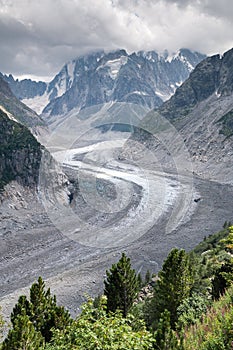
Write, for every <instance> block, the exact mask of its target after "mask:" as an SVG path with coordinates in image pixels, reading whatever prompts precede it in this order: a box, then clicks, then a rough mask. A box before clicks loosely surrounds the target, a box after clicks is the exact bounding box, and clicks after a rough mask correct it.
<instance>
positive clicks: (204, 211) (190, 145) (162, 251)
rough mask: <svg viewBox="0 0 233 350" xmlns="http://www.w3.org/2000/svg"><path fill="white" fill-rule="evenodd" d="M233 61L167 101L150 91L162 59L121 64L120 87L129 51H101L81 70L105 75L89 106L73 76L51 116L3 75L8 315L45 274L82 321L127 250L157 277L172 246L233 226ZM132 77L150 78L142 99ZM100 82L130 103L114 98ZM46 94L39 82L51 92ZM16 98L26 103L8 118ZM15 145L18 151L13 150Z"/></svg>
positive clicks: (0, 210)
mask: <svg viewBox="0 0 233 350" xmlns="http://www.w3.org/2000/svg"><path fill="white" fill-rule="evenodd" d="M232 54H233V51H232V50H230V51H229V52H227V53H226V54H225V55H224V56H223V57H220V56H219V55H217V56H213V57H210V58H207V59H205V60H204V61H203V62H201V63H199V64H198V65H197V67H196V68H195V69H194V71H193V73H191V74H190V77H189V78H188V79H187V80H186V81H185V82H184V83H183V85H181V86H180V87H178V88H177V90H176V92H175V94H174V95H173V96H172V97H171V98H170V100H168V101H167V102H164V103H163V104H162V101H161V100H160V101H159V104H158V105H156V104H155V102H156V101H157V98H158V96H157V95H156V94H155V92H154V95H153V96H151V98H150V99H149V100H147V99H146V100H145V95H143V91H144V90H143V89H144V85H143V86H141V85H140V83H141V79H142V78H143V76H144V75H146V76H147V77H148V76H149V75H147V73H148V70H147V68H148V67H151V66H152V62H153V61H152V59H151V58H153V57H152V56H149V55H145V54H143V53H141V54H140V55H138V56H137V55H134V56H133V58H132V57H130V58H127V62H129V64H128V65H127V64H122V66H121V67H120V68H119V67H118V68H119V72H118V73H119V76H118V77H119V81H118V80H117V78H116V75H113V74H112V70H111V69H112V66H111V67H110V68H109V61H112V60H113V58H114V57H115V56H116V57H117V58H116V57H115V58H114V59H119V57H121V56H122V55H123V53H122V51H120V52H117V53H115V54H114V55H110V56H107V57H104V56H103V57H102V56H101V55H100V54H98V55H99V56H101V57H102V58H101V57H99V56H98V57H97V58H98V59H101V60H102V61H101V62H99V61H97V59H96V56H95V55H94V56H88V57H86V58H83V57H82V58H80V59H79V60H78V61H77V62H76V65H77V67H76V68H77V71H79V73H80V74H81V75H82V77H85V78H87V75H86V74H87V73H85V72H86V71H87V70H88V69H87V68H86V70H85V65H84V63H85V64H89V68H90V71H91V73H88V74H90V75H91V77H92V78H93V77H95V79H94V78H93V80H92V79H91V78H90V77H89V78H90V80H88V79H87V80H85V84H84V85H85V96H84V97H85V98H84V97H83V96H82V95H81V93H80V91H81V90H78V93H79V95H78V96H79V97H80V100H77V99H76V98H75V93H74V91H76V90H75V89H77V85H74V86H73V87H71V85H69V84H71V83H72V82H71V80H72V79H71V80H69V79H68V78H67V80H66V82H69V84H68V88H67V91H65V92H64V94H63V95H61V96H57V95H56V94H55V92H54V96H55V95H56V96H55V97H54V99H53V100H52V101H50V103H49V105H48V106H47V107H46V111H45V112H46V113H44V114H43V115H42V116H41V117H38V116H37V115H36V114H35V113H33V112H32V111H30V110H28V107H26V106H25V105H23V103H22V102H19V101H18V100H17V98H16V97H14V98H13V97H12V93H11V91H10V89H9V87H7V85H6V82H3V81H1V78H0V82H2V84H1V85H0V88H1V86H2V94H0V98H1V101H0V102H1V104H2V106H3V109H2V113H3V114H4V111H8V112H9V113H8V114H5V115H1V119H0V122H1V127H2V133H3V135H2V139H1V141H2V144H3V146H4V147H2V152H3V153H2V160H3V161H2V162H1V166H2V173H3V174H7V176H5V177H4V178H3V180H4V181H3V184H4V186H3V187H4V189H3V190H2V191H1V193H0V201H1V207H0V222H1V226H0V236H1V246H0V257H1V260H0V284H1V289H0V305H2V307H3V313H4V315H10V312H11V309H12V307H13V306H14V304H15V302H16V301H17V298H18V296H19V295H22V294H25V293H27V292H28V290H29V286H30V285H31V284H32V282H33V281H35V280H36V279H37V278H38V276H42V277H43V279H45V280H46V282H47V284H48V286H49V287H51V290H52V293H55V294H56V295H57V299H58V302H59V303H61V304H63V305H65V306H66V307H67V308H68V309H69V310H70V311H71V313H72V315H73V316H74V315H76V314H77V313H78V312H79V311H80V305H81V303H82V302H83V301H84V300H85V295H86V294H89V295H91V296H96V295H98V293H101V292H102V290H103V280H104V278H105V273H106V269H109V268H110V266H111V265H112V264H113V263H115V262H116V261H117V260H118V259H119V256H120V255H121V253H122V252H123V251H124V252H125V253H126V254H127V255H128V256H129V257H130V259H131V261H132V265H133V267H134V268H135V270H136V271H137V272H141V273H142V275H145V273H146V271H147V269H149V270H151V271H152V272H155V273H157V272H158V271H159V269H160V268H161V266H162V263H163V261H164V259H165V258H166V256H167V255H168V253H169V251H170V250H171V249H172V248H173V247H178V248H185V249H186V250H190V249H192V248H193V247H194V246H195V245H196V244H197V243H199V242H200V241H201V240H202V239H203V238H204V237H205V236H208V235H210V234H212V233H214V232H217V231H219V230H220V229H221V228H222V226H223V224H224V222H225V221H228V222H230V221H232V195H233V183H232V169H233V167H232V162H233V156H232V138H231V133H232V125H231V120H230V119H229V118H230V117H231V116H232V114H231V113H232V108H233V106H232V73H231V72H232V69H231V67H232V63H231V62H232V57H233V55H232ZM124 55H126V54H125V53H124ZM124 55H123V56H124ZM113 56H114V57H113ZM127 57H128V56H127ZM110 58H111V59H110ZM155 58H156V60H157V61H156V62H157V63H158V61H159V59H158V55H157V56H156V55H154V59H155ZM133 59H134V60H133ZM180 60H181V57H180V56H178V61H180ZM139 61H140V62H144V63H145V67H146V70H145V72H147V73H145V72H140V75H139V72H138V69H139V67H138V66H137V70H136V72H135V70H134V68H135V67H136V66H135V64H136V63H138V62H139ZM120 62H123V63H125V62H126V60H123V61H122V59H121V61H120ZM148 62H149V63H148ZM174 63H175V66H177V64H178V62H177V59H174ZM138 64H139V63H138ZM93 65H94V68H93ZM99 66H100V67H101V68H98V67H99ZM65 67H66V68H64V69H63V71H62V72H61V74H59V75H58V76H57V77H56V79H55V81H54V84H55V83H56V84H57V85H56V84H55V85H56V89H57V90H58V87H59V82H60V83H61V82H62V81H63V83H64V79H60V78H61V76H63V77H64V74H65V76H66V73H67V72H68V71H67V69H68V68H67V66H65ZM73 67H74V66H73ZM114 67H115V66H114ZM132 67H133V72H131V68H132ZM163 67H167V62H166V59H163ZM97 68H98V69H97ZM126 68H127V71H126ZM129 68H130V69H129ZM186 68H187V67H186ZM128 69H129V70H128ZM140 69H141V68H140ZM69 71H70V70H69ZM139 71H140V70H139ZM203 71H205V72H207V73H206V74H207V76H206V75H204V74H203ZM109 72H110V73H111V75H112V76H111V75H109V74H110V73H109ZM126 73H127V74H129V77H135V74H136V76H137V77H139V78H140V79H139V80H137V82H135V80H134V78H133V79H132V80H133V82H134V83H135V84H136V85H140V86H141V87H142V89H141V90H140V91H139V90H138V88H137V89H136V88H135V85H134V84H133V83H132V84H130V83H128V84H125V80H124V79H123V78H124V77H125V75H124V74H126ZM186 73H188V72H187V71H186ZM121 74H122V75H121ZM100 75H101V77H104V79H106V81H105V82H107V83H106V84H107V86H108V87H109V86H110V87H111V88H112V87H113V86H114V89H115V88H116V90H114V91H115V92H114V93H116V91H117V94H120V93H122V96H121V97H122V98H118V97H119V95H117V98H115V97H114V96H112V97H111V98H103V96H104V97H106V94H105V95H104V93H103V90H101V89H100V85H99V82H100V80H98V79H99V77H100ZM8 78H9V77H8ZM9 79H11V78H9ZM59 79H60V80H59ZM75 79H77V81H76V83H77V82H79V80H78V76H76V78H75ZM115 79H116V80H115ZM72 81H73V80H72ZM116 81H117V84H118V83H119V85H117V84H116ZM148 81H149V80H148ZM148 81H147V84H148ZM175 81H176V82H177V77H176V80H175ZM11 83H12V84H15V82H14V81H12V79H11ZM27 83H29V85H30V84H31V83H30V82H26V85H27ZM168 83H169V82H167V83H166V84H168ZM92 85H93V86H92ZM168 85H169V84H168ZM168 85H166V86H168ZM18 86H20V84H18ZM33 86H34V88H35V90H37V88H36V87H37V84H34V85H33ZM46 86H47V85H43V84H42V85H39V87H40V92H39V94H40V96H42V95H43V93H44V89H46ZM51 86H52V85H51ZM62 86H63V85H62ZM90 86H91V87H90ZM16 87H17V86H16ZM16 87H15V88H16ZM63 87H64V86H63ZM123 87H124V89H125V90H123ZM53 88H54V86H53ZM147 88H148V89H149V87H148V86H147ZM150 88H151V89H152V87H150ZM51 89H52V87H51ZM127 89H128V90H127ZM99 90H101V91H99ZM25 91H27V89H26V90H24V92H25ZM53 91H55V88H54V90H53ZM138 91H139V92H140V94H139V93H138ZM153 91H154V90H153ZM58 92H59V91H57V93H58ZM76 92H77V91H76ZM97 92H98V93H97ZM105 92H106V91H105ZM123 92H124V93H125V95H124V93H123ZM132 92H134V94H133V95H134V98H133V99H131V97H132V94H131V93H132ZM168 92H169V94H172V91H171V89H170V90H169V91H168ZM173 92H174V91H173ZM18 93H19V91H18ZM99 93H100V95H101V98H99V96H100V95H99ZM155 95H156V96H157V97H156V96H155ZM35 96H37V92H36V93H35V95H34V97H35ZM115 96H116V95H115ZM129 96H131V97H130V98H129V101H128V97H129ZM135 96H136V97H135ZM37 97H38V96H37ZM81 97H83V98H81ZM139 97H140V98H139ZM11 98H12V99H13V101H14V103H15V105H14V109H11V110H10V111H9V110H8V109H7V107H8V101H9V100H10V99H11ZM22 98H23V100H24V99H25V98H26V96H25V95H24V96H22ZM28 98H33V96H32V95H30V96H28ZM77 101H78V103H76V102H77ZM98 101H99V102H98ZM74 102H75V103H74ZM97 102H98V103H97ZM91 103H92V104H91ZM161 104H162V105H161ZM160 105H161V107H159V106H160ZM152 106H153V107H155V108H154V109H151V107H152ZM81 107H83V108H81ZM24 109H25V110H26V111H27V112H25V113H26V115H27V118H23V117H22V116H21V114H20V119H17V118H16V116H17V115H18V113H19V112H20V113H23V116H24ZM14 110H16V111H17V113H16V115H15V114H14V118H12V117H11V115H12V113H13V112H14ZM18 111H19V112H18ZM22 111H23V112H22ZM42 117H43V120H42ZM6 120H7V123H6ZM17 123H18V124H20V128H22V130H23V131H24V133H25V135H26V136H27V137H25V140H26V141H25V142H22V140H21V138H20V137H18V134H17V132H16V133H15V131H17V130H21V129H20V128H19V126H18V125H17ZM8 124H9V125H8ZM21 124H24V125H25V126H24V128H23V127H22V126H21ZM5 125H8V128H5V129H4V128H3V126H5ZM26 127H27V128H29V129H30V130H31V131H32V132H33V133H34V135H35V136H36V138H37V139H38V140H39V142H40V143H39V142H36V140H35V138H34V137H33V136H32V134H30V136H29V131H28V130H27V128H26ZM26 130H27V132H26ZM224 133H225V134H224ZM8 139H9V140H10V141H11V142H10V143H9V144H8V145H10V147H7V145H6V146H5V143H6V140H8ZM19 150H20V152H19ZM9 169H10V170H9ZM9 174H10V175H11V176H9ZM28 174H30V177H29V175H28ZM1 175H2V174H1ZM28 179H30V181H28Z"/></svg>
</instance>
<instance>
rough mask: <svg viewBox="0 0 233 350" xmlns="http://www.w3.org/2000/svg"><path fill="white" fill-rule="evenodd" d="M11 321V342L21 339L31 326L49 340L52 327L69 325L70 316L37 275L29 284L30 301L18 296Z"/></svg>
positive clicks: (57, 327) (46, 340)
mask: <svg viewBox="0 0 233 350" xmlns="http://www.w3.org/2000/svg"><path fill="white" fill-rule="evenodd" d="M29 321H30V323H28V322H29ZM11 323H12V326H13V329H12V332H11V331H10V332H9V333H8V337H9V336H10V337H11V343H12V341H13V340H12V339H21V337H22V336H23V334H25V332H27V330H28V327H29V328H30V329H31V327H33V329H34V332H36V333H35V334H37V333H39V334H41V336H42V337H43V338H44V340H45V342H49V341H50V340H51V338H52V329H59V330H63V329H65V328H66V327H67V326H68V325H70V323H71V317H70V314H69V312H68V311H67V310H65V308H64V307H63V306H58V305H57V303H56V297H55V296H52V295H51V293H50V289H48V290H47V291H46V290H45V283H44V281H43V279H42V278H41V277H39V278H38V281H37V282H36V283H34V284H33V285H32V286H31V289H30V301H28V300H27V298H26V296H24V295H22V296H20V297H19V300H18V302H17V304H16V305H15V307H14V308H13V311H12V313H11ZM24 326H25V327H26V328H25V329H24V328H23V327H24ZM32 334H33V332H32ZM6 349H7V348H6Z"/></svg>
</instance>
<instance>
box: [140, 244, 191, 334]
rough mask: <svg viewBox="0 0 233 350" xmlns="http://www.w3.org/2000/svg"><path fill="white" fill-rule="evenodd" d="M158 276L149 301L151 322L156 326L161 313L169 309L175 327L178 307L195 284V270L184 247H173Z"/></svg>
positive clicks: (172, 325)
mask: <svg viewBox="0 0 233 350" xmlns="http://www.w3.org/2000/svg"><path fill="white" fill-rule="evenodd" d="M158 277H159V279H158V281H157V282H156V285H155V291H154V297H153V299H152V300H151V301H150V302H149V308H150V309H151V314H150V317H149V323H150V324H154V326H155V327H156V326H157V324H158V321H159V319H160V318H161V315H162V314H163V313H164V311H165V310H168V311H169V313H170V321H171V327H172V329H175V327H176V322H177V320H178V315H177V308H178V307H179V306H180V304H181V303H182V301H183V300H184V299H186V298H187V297H189V296H190V292H191V289H192V287H193V284H194V270H193V266H192V265H191V263H190V259H189V255H188V254H187V253H186V252H185V251H184V250H183V249H181V250H179V249H177V248H174V249H172V250H171V252H170V253H169V255H168V257H167V259H166V260H165V261H164V263H163V267H162V270H161V271H160V272H159V274H158ZM147 310H148V309H147Z"/></svg>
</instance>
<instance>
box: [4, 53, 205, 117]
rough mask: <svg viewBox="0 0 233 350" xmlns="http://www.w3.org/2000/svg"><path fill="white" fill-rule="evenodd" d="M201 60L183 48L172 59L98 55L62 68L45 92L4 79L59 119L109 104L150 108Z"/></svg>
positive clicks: (39, 86)
mask: <svg viewBox="0 0 233 350" xmlns="http://www.w3.org/2000/svg"><path fill="white" fill-rule="evenodd" d="M204 57H205V56H204V55H202V54H200V53H197V52H191V51H189V50H187V49H181V50H179V51H178V52H177V53H176V54H174V55H172V56H169V55H168V53H167V52H165V53H164V54H162V55H159V54H158V53H156V52H155V51H150V52H144V51H140V52H138V53H132V54H128V53H127V52H126V51H125V50H118V51H115V52H110V53H104V52H103V51H101V52H96V53H93V54H90V55H86V56H82V57H79V58H77V59H75V60H73V61H71V62H69V63H67V64H65V65H64V67H63V68H62V70H61V71H60V72H59V73H58V74H57V75H56V77H55V78H54V79H53V80H52V81H51V82H50V83H48V84H47V87H46V88H45V85H43V84H42V83H41V84H39V83H35V82H31V81H29V80H27V81H25V80H24V81H22V82H18V81H15V82H14V81H13V80H12V76H9V77H7V76H5V79H6V80H7V81H8V82H9V83H10V85H11V87H12V90H13V91H14V93H15V94H16V96H17V97H19V98H21V99H23V102H24V103H26V104H28V105H29V106H30V107H31V108H33V109H35V110H36V111H38V112H42V110H43V108H44V107H45V108H44V110H43V114H44V115H64V114H65V113H67V112H69V111H70V110H72V109H73V108H79V109H82V108H86V107H90V106H93V105H96V104H103V103H107V102H111V101H114V102H130V103H136V104H140V105H142V106H145V107H149V108H153V107H155V106H160V105H161V104H162V102H163V101H164V100H166V99H168V98H169V97H170V96H171V95H172V94H173V93H174V92H175V90H176V88H177V87H178V86H180V84H181V83H182V82H183V81H184V80H185V79H187V77H188V76H189V74H190V72H191V71H192V70H193V68H194V67H195V66H196V64H197V63H199V62H200V61H201V60H202V59H204ZM25 86H26V87H27V88H25ZM29 86H31V88H30V91H29Z"/></svg>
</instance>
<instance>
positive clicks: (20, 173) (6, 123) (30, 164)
mask: <svg viewBox="0 0 233 350" xmlns="http://www.w3.org/2000/svg"><path fill="white" fill-rule="evenodd" d="M0 129H1V134H0V188H1V189H2V188H3V187H4V186H5V185H6V184H8V183H9V182H11V181H13V180H16V181H17V182H19V183H20V184H22V185H24V186H29V187H35V186H36V185H37V183H38V177H39V168H40V160H41V155H42V153H41V146H40V144H39V143H38V142H37V140H36V139H35V137H34V136H33V135H32V134H31V133H30V131H29V130H28V129H27V128H26V127H25V126H23V125H21V124H19V123H17V122H16V121H14V120H11V119H9V118H8V116H7V115H6V114H5V113H4V112H3V111H2V110H1V109H0Z"/></svg>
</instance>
